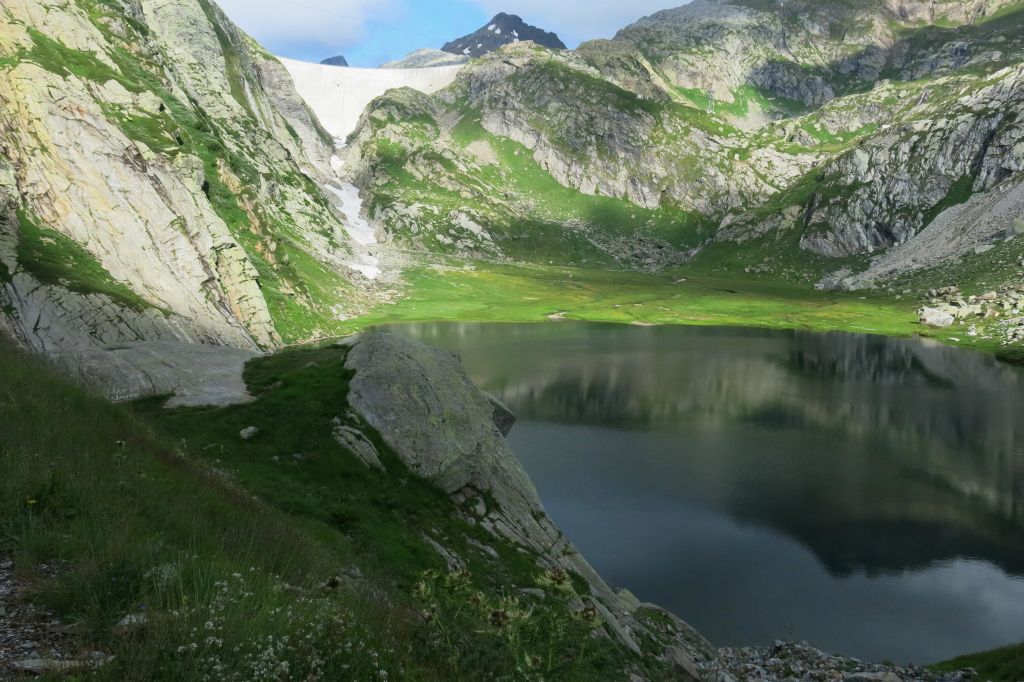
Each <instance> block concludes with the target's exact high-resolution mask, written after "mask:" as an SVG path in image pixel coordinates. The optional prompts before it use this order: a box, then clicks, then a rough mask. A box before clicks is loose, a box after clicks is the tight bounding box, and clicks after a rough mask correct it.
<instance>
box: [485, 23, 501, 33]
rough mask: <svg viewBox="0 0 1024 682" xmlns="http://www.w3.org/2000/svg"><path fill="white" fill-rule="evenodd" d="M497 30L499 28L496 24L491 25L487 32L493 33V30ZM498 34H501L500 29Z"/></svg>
mask: <svg viewBox="0 0 1024 682" xmlns="http://www.w3.org/2000/svg"><path fill="white" fill-rule="evenodd" d="M496 28H498V27H497V26H496V25H494V24H491V25H490V26H488V27H487V30H488V31H493V30H494V29H496ZM498 32H499V33H500V32H501V29H498Z"/></svg>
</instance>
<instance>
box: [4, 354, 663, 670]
mask: <svg viewBox="0 0 1024 682" xmlns="http://www.w3.org/2000/svg"><path fill="white" fill-rule="evenodd" d="M343 360H344V351H342V350H338V349H327V350H307V351H293V352H288V353H284V354H282V355H279V356H274V357H271V358H267V359H264V360H261V361H258V362H256V363H254V364H253V365H251V366H250V368H249V370H248V375H247V379H248V380H249V382H250V385H251V388H252V390H253V391H255V392H256V393H259V394H261V398H260V399H259V400H258V401H257V402H255V403H252V404H250V405H247V406H240V407H234V408H228V409H212V410H211V409H208V410H182V411H163V410H161V409H160V408H159V407H158V405H157V404H156V403H155V402H153V403H150V404H143V405H139V406H136V407H135V408H133V409H130V408H126V407H124V406H113V405H110V404H108V403H106V402H104V401H103V400H100V399H98V398H96V397H94V396H92V395H90V394H89V393H87V392H85V391H83V390H81V389H79V388H77V387H76V386H73V385H71V384H69V383H68V382H66V381H65V380H63V379H60V378H58V377H57V376H56V375H55V374H53V373H52V372H51V371H50V370H49V369H48V368H46V367H45V366H43V365H41V364H40V363H39V361H37V360H36V359H33V358H29V357H27V356H25V355H23V354H21V353H20V352H17V351H15V350H13V349H12V348H10V347H9V346H7V345H6V344H2V343H0V555H7V556H13V558H14V561H15V570H16V573H17V575H18V576H19V577H20V578H21V579H22V580H23V581H24V582H25V583H26V584H27V585H28V586H29V587H30V591H29V595H28V596H29V598H30V599H31V600H32V601H33V602H36V603H39V604H43V605H45V606H47V607H49V608H51V609H53V610H54V611H55V612H56V613H57V614H58V616H59V617H60V618H61V619H62V620H63V621H64V622H66V623H74V624H75V627H74V632H75V633H76V638H75V639H76V642H77V645H78V646H80V647H81V651H82V652H88V651H93V650H99V651H103V652H105V653H109V654H112V655H113V656H114V659H113V660H112V662H110V663H109V664H107V665H106V666H104V667H103V668H101V669H100V670H99V671H98V672H97V673H96V674H95V675H94V676H90V679H100V680H107V679H109V680H183V681H184V680H190V681H191V680H201V679H213V680H225V679H236V677H232V675H236V676H237V679H240V680H253V679H266V680H271V679H272V680H285V679H386V678H384V677H381V673H380V671H384V672H385V673H387V674H388V676H389V678H390V679H408V680H434V679H451V680H478V679H487V678H488V677H490V676H492V675H493V676H495V677H496V678H497V679H536V678H538V677H540V676H543V677H545V678H546V679H566V680H603V679H617V678H618V671H621V670H622V667H623V666H624V665H626V664H628V663H630V662H634V663H636V664H637V665H646V666H648V667H649V668H651V669H650V672H651V674H652V675H653V676H654V677H655V679H657V678H658V675H659V669H658V667H657V666H658V664H657V663H650V662H648V663H646V664H644V663H641V662H639V661H637V660H635V659H631V658H630V656H629V655H628V654H625V653H623V652H622V651H620V650H618V649H616V648H614V647H612V646H610V645H609V642H608V640H604V639H594V638H591V637H589V636H588V632H589V631H590V630H591V628H592V627H594V626H595V623H593V622H591V621H588V620H586V619H583V618H578V617H576V615H575V613H574V611H573V608H572V607H571V606H570V605H569V602H570V600H571V599H573V598H574V597H575V593H574V592H573V591H572V587H571V584H572V583H571V582H569V583H568V584H567V585H564V586H563V587H561V588H558V589H553V588H552V587H551V586H550V585H549V586H548V596H547V597H546V598H545V599H543V600H534V599H526V598H523V599H524V601H522V602H520V601H518V600H516V599H515V598H514V597H515V595H517V594H518V588H521V587H534V586H537V585H538V584H540V585H544V584H545V581H546V580H547V578H546V577H545V576H544V575H542V574H540V571H539V569H537V568H536V567H535V565H534V564H533V562H532V560H531V558H530V557H529V556H527V555H525V554H523V553H521V552H519V551H518V550H517V549H515V548H513V547H511V546H509V545H508V544H506V543H503V542H501V541H498V540H496V539H494V538H492V537H490V536H488V535H487V534H486V533H485V532H484V531H482V530H481V529H480V528H479V527H478V526H471V525H470V524H469V523H467V522H465V521H461V520H459V519H458V518H457V516H456V514H455V512H456V509H455V507H454V504H453V503H452V502H451V501H450V500H449V499H448V498H447V497H446V496H444V495H443V494H441V493H440V492H439V491H437V490H435V489H434V488H433V487H432V486H430V485H429V484H427V483H426V482H424V481H423V480H421V479H418V478H415V477H414V476H412V475H411V474H409V473H408V471H407V470H405V469H404V468H403V467H402V466H401V465H400V463H399V462H398V460H397V458H396V456H395V455H393V454H392V453H390V452H389V451H388V450H387V449H386V448H384V447H383V445H382V443H381V442H380V440H379V438H377V437H376V435H375V434H373V433H372V432H370V435H371V437H372V438H374V439H376V442H377V445H378V447H379V448H380V449H381V454H382V460H383V461H384V462H385V464H386V465H387V467H388V469H389V472H388V474H386V475H385V474H378V473H376V472H371V471H370V470H368V469H367V468H365V467H364V466H363V465H362V464H361V463H359V462H358V460H356V458H355V457H354V456H353V455H352V454H351V453H349V452H346V451H345V450H344V449H343V448H341V447H340V446H339V445H337V444H336V443H335V442H334V441H333V439H332V438H331V436H330V421H331V419H333V417H334V416H337V415H340V416H342V417H343V418H346V419H347V417H345V415H346V412H347V409H346V405H345V396H346V393H347V383H348V376H347V373H346V372H345V371H344V369H343V367H342V363H343ZM250 424H256V425H258V426H259V427H260V428H261V429H262V432H261V433H260V435H259V436H258V437H257V438H256V439H254V440H252V441H250V442H243V441H242V440H241V439H240V438H239V437H238V431H239V429H240V428H241V427H243V426H247V425H250ZM154 427H155V428H154ZM295 453H301V454H302V459H301V461H299V462H297V463H296V462H295V461H294V460H293V458H292V454H295ZM274 457H278V458H279V461H275V460H274V459H273V458H274ZM254 495H255V496H254ZM424 534H430V535H432V536H434V537H435V538H437V539H439V540H440V541H442V542H443V543H445V544H446V545H447V546H448V547H451V548H453V549H455V550H456V551H458V552H459V553H460V555H461V556H462V557H463V558H464V559H465V560H466V561H467V563H468V566H469V569H470V572H469V573H466V574H460V575H456V576H450V575H448V574H446V573H445V572H443V571H442V570H441V569H442V568H443V561H442V559H441V557H440V556H439V555H438V554H437V553H435V552H434V551H433V550H432V549H430V547H429V546H428V545H427V543H426V542H425V541H424V540H423V538H422V536H423V535H424ZM470 539H473V540H476V541H479V542H482V543H486V544H487V545H488V546H490V547H492V548H493V549H494V550H495V551H497V552H498V553H499V555H500V560H493V559H491V558H490V557H489V556H488V555H487V554H486V553H484V552H482V551H478V550H476V549H474V548H473V547H471V546H470V544H469V541H470ZM44 564H45V565H46V566H49V567H51V569H54V570H55V573H56V575H55V576H54V574H53V573H52V572H50V571H47V570H42V569H41V566H42V565H44ZM339 575H342V576H344V575H348V576H358V577H357V578H356V579H354V581H349V580H347V579H346V580H342V581H341V583H340V585H336V589H327V588H325V587H324V586H325V585H329V584H330V583H331V578H332V577H333V576H339ZM421 610H422V611H426V612H429V613H430V614H431V620H430V624H429V625H428V624H426V623H425V620H424V618H423V617H422V616H421V615H420V613H421ZM494 611H502V612H503V613H504V614H506V616H507V617H508V622H507V623H506V624H505V625H504V626H502V627H493V626H491V625H489V621H490V619H491V617H492V614H493V612H494ZM139 612H144V613H146V614H147V619H148V622H147V623H146V625H145V626H143V627H141V628H137V629H132V630H130V631H123V630H122V629H119V628H118V626H117V623H118V621H119V620H120V619H121V618H122V617H123V616H125V615H126V614H133V613H139ZM598 625H599V624H598ZM69 653H71V654H72V655H75V654H76V653H77V652H76V651H74V650H73V647H72V650H70V651H69ZM285 666H287V670H286V667H285ZM519 670H524V671H526V672H523V673H520V672H517V671H519Z"/></svg>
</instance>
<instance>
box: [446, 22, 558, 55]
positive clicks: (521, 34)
mask: <svg viewBox="0 0 1024 682" xmlns="http://www.w3.org/2000/svg"><path fill="white" fill-rule="evenodd" d="M526 40H532V41H533V42H535V43H537V44H538V45H543V46H544V47H549V48H551V49H555V50H564V49H565V43H563V42H562V41H561V39H560V38H559V37H558V36H557V35H555V34H554V33H549V32H547V31H545V30H543V29H540V28H537V27H536V26H530V25H529V24H527V23H526V22H525V21H523V20H522V19H520V18H519V17H517V16H515V15H514V14H505V13H504V12H501V13H500V14H498V15H496V16H495V17H494V18H493V19H491V20H490V21H489V22H488V23H487V25H485V26H481V27H480V29H479V30H477V31H474V32H473V33H470V34H469V35H466V36H462V37H461V38H456V39H455V40H453V41H451V42H449V43H447V44H445V45H444V46H443V47H442V48H441V50H443V51H444V52H450V53H452V54H460V55H465V56H467V57H481V56H483V55H485V54H489V53H491V52H494V51H495V50H497V49H498V48H500V47H503V46H505V45H510V44H512V43H518V42H522V41H526Z"/></svg>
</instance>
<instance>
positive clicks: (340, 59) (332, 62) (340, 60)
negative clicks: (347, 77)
mask: <svg viewBox="0 0 1024 682" xmlns="http://www.w3.org/2000/svg"><path fill="white" fill-rule="evenodd" d="M320 63H321V64H326V65H327V66H348V60H347V59H345V56H344V55H340V54H339V55H338V56H336V57H328V58H327V59H325V60H323V61H322V62H320Z"/></svg>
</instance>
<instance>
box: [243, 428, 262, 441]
mask: <svg viewBox="0 0 1024 682" xmlns="http://www.w3.org/2000/svg"><path fill="white" fill-rule="evenodd" d="M259 432H260V430H259V429H258V428H256V427H255V426H247V427H245V428H244V429H242V430H241V431H239V432H238V437H239V438H241V439H242V440H252V439H253V438H255V437H256V436H257V435H259Z"/></svg>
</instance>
